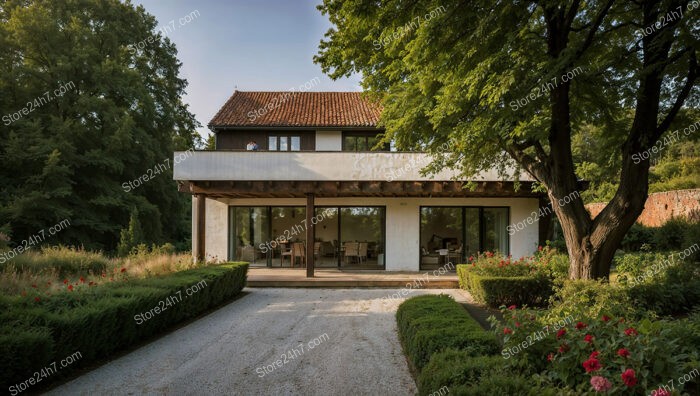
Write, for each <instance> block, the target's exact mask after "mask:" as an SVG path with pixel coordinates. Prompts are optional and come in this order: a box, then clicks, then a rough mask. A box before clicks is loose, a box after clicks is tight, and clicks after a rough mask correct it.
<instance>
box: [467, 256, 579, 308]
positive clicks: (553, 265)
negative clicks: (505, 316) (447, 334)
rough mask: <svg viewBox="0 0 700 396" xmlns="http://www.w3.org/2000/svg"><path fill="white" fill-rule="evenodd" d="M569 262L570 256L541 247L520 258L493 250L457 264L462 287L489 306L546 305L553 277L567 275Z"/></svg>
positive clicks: (550, 292)
mask: <svg viewBox="0 0 700 396" xmlns="http://www.w3.org/2000/svg"><path fill="white" fill-rule="evenodd" d="M568 266H569V260H568V258H567V256H565V255H560V254H556V251H555V250H554V249H552V248H549V247H546V248H542V247H540V248H539V249H538V251H537V252H536V253H535V254H534V255H532V256H529V257H523V258H520V259H518V260H513V259H512V257H510V256H508V257H506V256H503V255H501V254H499V253H492V252H485V253H483V254H479V255H478V256H477V257H470V258H469V263H468V264H463V265H458V266H457V275H458V276H459V283H460V286H461V287H462V288H464V289H466V290H469V292H470V293H471V294H472V296H473V297H474V298H475V299H476V300H477V301H479V302H481V303H484V304H487V305H489V306H492V307H498V306H500V305H511V304H517V305H529V306H543V305H546V304H547V301H548V299H549V297H550V296H551V294H552V292H553V291H552V284H553V280H554V279H557V278H559V277H563V276H566V274H567V271H568Z"/></svg>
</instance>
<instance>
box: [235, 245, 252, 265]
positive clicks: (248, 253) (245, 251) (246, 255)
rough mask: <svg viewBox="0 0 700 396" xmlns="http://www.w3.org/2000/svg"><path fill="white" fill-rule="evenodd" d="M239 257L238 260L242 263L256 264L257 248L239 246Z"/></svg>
mask: <svg viewBox="0 0 700 396" xmlns="http://www.w3.org/2000/svg"><path fill="white" fill-rule="evenodd" d="M239 249H240V250H239V256H238V259H239V260H241V261H246V262H249V263H254V262H255V248H254V247H252V246H250V245H247V246H239Z"/></svg>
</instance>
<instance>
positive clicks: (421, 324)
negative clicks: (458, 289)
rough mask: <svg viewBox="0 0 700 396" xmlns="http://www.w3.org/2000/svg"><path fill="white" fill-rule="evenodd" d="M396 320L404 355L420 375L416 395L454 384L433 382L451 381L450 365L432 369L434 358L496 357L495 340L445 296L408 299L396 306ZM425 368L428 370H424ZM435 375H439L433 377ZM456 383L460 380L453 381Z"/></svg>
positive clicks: (457, 304) (462, 309)
mask: <svg viewBox="0 0 700 396" xmlns="http://www.w3.org/2000/svg"><path fill="white" fill-rule="evenodd" d="M396 320H397V323H398V328H399V337H400V339H401V343H402V345H403V347H404V351H405V352H406V354H407V355H408V358H409V360H410V362H411V363H412V364H413V366H414V367H415V369H416V371H418V372H419V373H420V374H419V376H418V391H419V394H421V395H427V394H430V393H432V392H435V391H437V390H438V389H440V388H441V387H442V386H450V385H452V384H453V382H454V381H446V382H445V383H442V382H441V381H440V380H437V381H436V380H435V379H437V378H439V379H443V378H446V377H448V378H452V377H453V373H452V370H453V368H454V367H453V365H452V364H448V365H443V366H440V367H435V364H433V365H432V366H431V363H430V362H432V359H433V357H434V356H441V352H443V351H450V352H452V353H454V351H455V350H456V351H458V352H459V353H460V354H461V355H460V356H463V357H479V356H482V355H495V354H497V353H498V351H499V347H498V343H497V341H496V337H495V336H494V335H493V334H490V333H487V332H486V331H484V329H482V328H481V326H480V325H479V324H478V323H477V322H476V321H475V320H474V319H473V318H472V317H471V316H469V314H468V313H467V311H466V310H465V309H464V308H463V307H462V306H461V305H460V304H459V303H457V302H456V301H454V300H453V299H452V298H451V297H449V296H447V295H439V296H436V295H426V296H419V297H414V298H411V299H408V300H406V301H405V302H403V303H402V304H401V305H400V306H399V309H398V310H397V312H396ZM479 361H480V360H479ZM476 364H479V363H476ZM427 366H430V367H431V369H429V370H425V368H426V367H427ZM436 371H439V372H440V373H438V374H436ZM455 381H457V382H459V381H460V380H459V378H456V379H455ZM460 383H464V382H460Z"/></svg>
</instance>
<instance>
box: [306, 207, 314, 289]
mask: <svg viewBox="0 0 700 396" xmlns="http://www.w3.org/2000/svg"><path fill="white" fill-rule="evenodd" d="M314 212H315V210H314V194H313V193H308V194H306V277H307V278H313V277H314V242H315V240H314V223H313V222H312V219H313V218H314V216H315V213H314Z"/></svg>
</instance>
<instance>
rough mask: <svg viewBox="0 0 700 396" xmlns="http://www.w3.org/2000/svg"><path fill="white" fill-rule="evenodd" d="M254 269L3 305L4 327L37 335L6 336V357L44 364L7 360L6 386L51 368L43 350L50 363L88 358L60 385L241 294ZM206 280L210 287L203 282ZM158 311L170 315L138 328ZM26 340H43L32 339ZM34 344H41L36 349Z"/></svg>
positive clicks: (212, 271) (1, 376)
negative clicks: (45, 338) (90, 366)
mask: <svg viewBox="0 0 700 396" xmlns="http://www.w3.org/2000/svg"><path fill="white" fill-rule="evenodd" d="M247 270H248V265H247V264H243V263H234V264H223V265H218V266H209V267H202V268H197V269H192V270H188V271H182V272H177V273H174V274H170V275H165V276H161V277H153V278H146V279H140V280H135V281H130V282H124V283H110V284H105V285H101V286H99V287H94V288H89V289H87V290H85V291H84V292H81V293H80V294H78V293H62V294H58V295H55V296H52V298H51V300H50V301H41V302H40V303H32V302H29V301H26V300H24V301H17V300H16V299H14V300H13V299H10V298H6V299H3V300H0V306H2V308H4V309H3V311H4V312H3V313H2V314H1V315H0V319H2V320H3V323H12V324H13V325H15V326H23V327H26V328H28V329H30V331H27V332H25V331H21V332H14V333H9V332H8V333H7V334H5V333H4V332H3V337H5V338H3V339H2V340H3V343H2V345H3V347H5V348H7V350H5V351H3V352H5V356H23V355H27V354H33V353H34V351H35V350H36V352H37V358H36V359H34V358H32V359H27V360H24V361H19V362H17V361H14V362H12V364H11V365H10V364H9V363H8V362H9V360H8V359H4V360H3V361H2V362H1V363H0V384H2V385H3V386H4V384H13V383H17V382H21V381H24V380H25V379H27V378H28V377H29V376H30V375H31V374H32V373H33V372H34V371H36V370H38V369H41V368H42V367H44V365H42V364H40V361H41V362H43V361H45V360H46V359H44V358H43V357H42V356H45V354H44V355H42V351H45V350H47V349H49V350H51V354H50V358H49V359H48V360H50V361H59V360H60V359H63V358H65V357H66V356H70V355H72V354H73V353H75V352H80V354H81V355H82V358H81V359H80V360H79V361H78V362H76V363H75V364H73V365H71V366H69V367H66V368H65V369H63V370H61V372H60V375H55V376H52V377H51V380H55V379H58V378H59V377H60V376H63V375H65V374H66V373H69V372H70V371H71V370H74V369H76V368H78V367H81V366H84V365H87V364H90V363H94V362H95V361H97V360H99V359H103V358H104V357H106V356H109V355H111V354H113V353H114V352H115V351H117V350H120V349H124V348H128V347H130V346H132V345H134V344H135V343H138V342H141V341H143V340H146V339H148V338H150V337H152V336H154V335H156V334H158V333H160V332H162V331H164V330H166V329H168V328H170V327H171V326H173V325H174V324H177V323H179V322H181V321H183V320H186V319H190V318H193V317H195V316H197V315H199V314H201V313H202V312H204V311H206V310H208V309H210V308H212V307H215V306H218V305H220V304H221V303H223V302H225V301H227V300H229V299H231V298H233V297H234V296H236V295H237V294H239V293H240V291H241V290H242V289H243V287H244V286H245V281H246V273H247ZM202 281H204V283H200V282H202ZM193 285H199V286H198V291H197V292H196V293H192V294H191V296H189V297H188V298H185V297H187V296H186V290H187V289H188V288H191V287H193ZM173 296H178V300H179V301H177V302H175V303H171V304H168V305H165V304H163V303H162V302H164V301H166V300H169V301H171V302H173V301H175V300H174V298H173ZM155 307H158V308H159V309H163V308H165V309H163V310H162V311H161V312H160V314H155V315H154V316H153V317H151V318H150V319H147V320H144V318H143V317H141V322H142V323H141V324H138V323H137V315H140V314H143V313H145V312H147V311H151V310H152V309H154V308H155ZM5 308H7V309H5ZM42 329H48V330H42ZM44 331H45V332H48V331H50V334H51V337H50V341H51V343H49V344H46V343H43V341H41V340H42V338H41V337H42V336H43V335H45V334H46V333H44ZM24 334H35V336H34V337H33V338H32V339H31V340H24V339H23V337H25V336H24ZM32 340H35V341H32ZM30 342H36V343H38V344H39V345H40V346H37V347H36V348H35V347H31V346H29V343H30ZM37 359H38V360H37ZM42 359H43V360H42ZM37 364H38V365H37Z"/></svg>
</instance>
